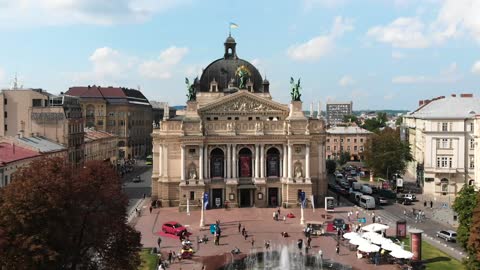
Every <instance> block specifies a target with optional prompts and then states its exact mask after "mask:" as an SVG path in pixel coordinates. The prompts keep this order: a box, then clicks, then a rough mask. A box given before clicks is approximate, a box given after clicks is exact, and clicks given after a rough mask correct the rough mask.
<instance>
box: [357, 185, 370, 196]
mask: <svg viewBox="0 0 480 270" xmlns="http://www.w3.org/2000/svg"><path fill="white" fill-rule="evenodd" d="M360 191H361V192H362V193H363V194H369V195H370V194H372V193H373V190H372V188H371V187H370V186H368V185H363V186H362V189H361V190H360Z"/></svg>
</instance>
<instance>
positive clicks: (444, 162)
mask: <svg viewBox="0 0 480 270" xmlns="http://www.w3.org/2000/svg"><path fill="white" fill-rule="evenodd" d="M451 167H452V158H451V157H444V156H439V157H437V168H451Z"/></svg>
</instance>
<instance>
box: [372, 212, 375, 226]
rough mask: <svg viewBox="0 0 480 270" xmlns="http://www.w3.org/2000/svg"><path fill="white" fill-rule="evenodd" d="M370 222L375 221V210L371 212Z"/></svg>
mask: <svg viewBox="0 0 480 270" xmlns="http://www.w3.org/2000/svg"><path fill="white" fill-rule="evenodd" d="M372 223H375V212H372Z"/></svg>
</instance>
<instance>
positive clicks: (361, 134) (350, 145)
mask: <svg viewBox="0 0 480 270" xmlns="http://www.w3.org/2000/svg"><path fill="white" fill-rule="evenodd" d="M372 134H373V133H372V132H370V131H368V130H366V129H363V128H360V127H357V126H349V127H331V128H329V129H327V141H326V153H325V155H326V158H327V159H338V158H340V155H341V153H343V152H347V153H349V154H350V160H352V161H360V160H363V150H364V148H365V143H366V142H367V140H368V138H369V137H370V136H371V135H372Z"/></svg>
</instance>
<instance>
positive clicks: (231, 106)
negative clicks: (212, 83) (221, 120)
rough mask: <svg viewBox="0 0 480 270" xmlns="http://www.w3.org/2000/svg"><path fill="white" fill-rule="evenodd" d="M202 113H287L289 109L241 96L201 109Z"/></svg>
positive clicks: (277, 104)
mask: <svg viewBox="0 0 480 270" xmlns="http://www.w3.org/2000/svg"><path fill="white" fill-rule="evenodd" d="M200 112H201V113H204V114H210V113H220V114H223V113H233V114H236V113H264V112H266V113H282V114H283V113H287V112H288V108H287V106H285V105H282V104H279V103H276V102H273V101H269V100H263V99H261V98H258V97H252V96H249V95H240V96H238V97H235V98H232V99H228V100H224V101H223V102H218V103H216V104H211V105H207V106H205V107H203V108H201V109H200Z"/></svg>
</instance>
